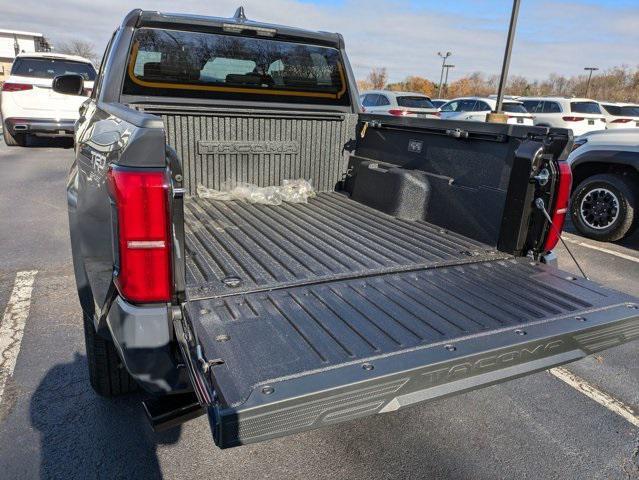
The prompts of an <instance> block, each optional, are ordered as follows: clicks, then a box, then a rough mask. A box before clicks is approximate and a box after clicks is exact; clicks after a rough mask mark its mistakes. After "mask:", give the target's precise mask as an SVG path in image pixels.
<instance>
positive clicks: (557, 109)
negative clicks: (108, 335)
mask: <svg viewBox="0 0 639 480" xmlns="http://www.w3.org/2000/svg"><path fill="white" fill-rule="evenodd" d="M521 101H522V102H523V103H524V107H526V110H528V111H529V112H530V113H531V114H532V115H533V120H534V123H535V125H539V126H542V127H560V128H569V129H571V130H572V132H573V135H574V136H575V137H577V136H579V135H583V134H584V133H588V132H591V131H593V130H604V129H605V128H606V119H605V118H604V115H603V112H602V111H601V107H600V106H599V104H598V103H597V102H595V101H594V100H591V99H589V98H567V97H539V98H531V97H522V98H521Z"/></svg>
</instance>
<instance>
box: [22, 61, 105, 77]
mask: <svg viewBox="0 0 639 480" xmlns="http://www.w3.org/2000/svg"><path fill="white" fill-rule="evenodd" d="M72 73H75V74H77V75H81V76H82V78H84V80H87V81H90V82H92V81H93V80H95V68H93V65H91V64H90V63H85V62H74V61H73V60H64V59H61V58H29V57H18V58H16V59H15V61H14V62H13V66H12V67H11V75H15V76H20V77H33V78H54V77H57V76H58V75H67V74H72Z"/></svg>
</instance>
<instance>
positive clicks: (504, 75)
mask: <svg viewBox="0 0 639 480" xmlns="http://www.w3.org/2000/svg"><path fill="white" fill-rule="evenodd" d="M520 3H521V0H513V10H512V13H511V14H510V26H509V27H508V37H507V38H506V51H505V52H504V63H503V64H502V66H501V76H500V77H499V88H498V89H497V106H496V107H495V112H496V113H497V114H498V115H499V114H500V113H501V106H502V103H503V102H504V89H505V88H506V81H507V80H508V69H509V68H510V54H511V53H512V50H513V42H514V40H515V30H516V29H517V17H518V16H519V5H520ZM491 120H492V121H497V122H500V123H502V122H501V121H500V120H499V119H498V118H497V116H495V117H494V118H492V119H491V118H490V114H489V119H488V121H491ZM503 123H505V120H504V121H503Z"/></svg>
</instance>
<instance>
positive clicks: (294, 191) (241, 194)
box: [197, 178, 315, 205]
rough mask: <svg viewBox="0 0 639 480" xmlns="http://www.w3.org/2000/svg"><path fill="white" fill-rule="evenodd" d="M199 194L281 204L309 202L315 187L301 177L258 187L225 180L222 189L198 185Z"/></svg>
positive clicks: (211, 198) (205, 196)
mask: <svg viewBox="0 0 639 480" xmlns="http://www.w3.org/2000/svg"><path fill="white" fill-rule="evenodd" d="M197 195H198V197H200V198H208V199H210V200H218V201H222V202H228V201H231V200H240V201H243V202H248V203H261V204H264V205H281V204H282V202H287V203H308V199H309V198H312V197H314V196H315V189H314V188H313V186H312V185H311V182H310V181H308V180H305V179H303V178H300V179H295V180H283V181H282V185H281V186H279V187H275V186H272V187H258V186H257V185H253V184H252V183H245V182H238V183H234V184H232V185H231V184H229V183H228V182H224V183H223V184H222V190H215V189H213V188H207V187H205V186H204V185H198V186H197Z"/></svg>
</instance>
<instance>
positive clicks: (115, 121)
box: [54, 9, 639, 447]
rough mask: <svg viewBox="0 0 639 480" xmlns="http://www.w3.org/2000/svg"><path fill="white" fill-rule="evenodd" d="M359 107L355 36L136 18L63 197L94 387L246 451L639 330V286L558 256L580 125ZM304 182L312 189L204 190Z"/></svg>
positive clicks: (70, 82)
mask: <svg viewBox="0 0 639 480" xmlns="http://www.w3.org/2000/svg"><path fill="white" fill-rule="evenodd" d="M54 88H55V89H56V91H58V92H61V93H66V94H73V93H78V92H81V90H82V80H81V78H79V77H77V76H73V75H64V76H60V77H57V78H56V79H55V82H54ZM357 98H358V96H357V89H356V86H355V81H354V78H353V74H352V72H351V69H350V66H349V63H348V59H347V57H346V53H345V48H344V41H343V38H342V37H341V36H340V35H338V34H334V33H326V32H314V31H306V30H301V29H297V28H290V27H284V26H278V25H270V24H263V23H257V22H254V21H250V20H248V19H246V17H245V15H244V12H243V10H241V9H240V10H238V12H237V13H236V15H235V16H234V17H232V18H209V17H201V16H185V15H171V14H162V13H158V12H151V11H140V10H134V11H132V12H131V13H129V14H128V15H127V16H126V18H125V19H124V21H123V22H122V24H121V25H120V26H119V28H118V29H117V30H116V31H115V33H114V34H113V37H112V39H111V41H110V42H109V45H108V47H107V50H106V53H105V55H104V59H103V61H102V66H101V68H100V72H99V75H98V79H97V82H96V85H95V89H94V91H93V96H92V98H90V99H89V100H87V102H85V104H84V105H83V107H82V109H81V118H80V120H79V121H78V123H77V125H76V145H75V153H76V159H75V162H74V163H73V166H72V168H71V172H70V175H69V179H68V187H67V188H68V204H69V224H70V231H71V245H72V251H73V260H74V268H75V275H76V279H77V287H78V293H79V297H80V302H81V305H82V309H83V312H84V326H85V332H86V348H87V361H88V365H89V372H90V381H91V385H92V386H93V388H94V389H95V390H96V392H97V393H99V394H101V395H104V396H113V395H118V394H124V393H127V392H131V391H134V390H136V389H138V387H141V390H142V395H143V399H144V405H145V408H146V411H147V414H148V416H149V419H150V420H151V422H152V423H153V424H154V426H155V427H157V428H166V427H170V426H172V425H176V424H178V423H180V422H183V421H185V420H188V419H189V418H193V417H195V416H197V415H200V414H208V417H209V419H210V425H211V430H212V433H213V437H214V439H215V442H216V444H217V445H218V446H220V447H232V446H236V445H241V444H247V443H251V442H258V441H262V440H266V439H270V438H273V437H278V436H283V435H288V434H293V433H296V432H300V431H304V430H309V429H313V428H318V427H321V426H323V425H329V424H334V423H337V422H342V421H346V420H351V419H355V418H358V417H364V416H368V415H373V414H377V413H384V412H393V411H395V410H399V409H401V408H404V407H407V406H410V405H414V404H419V403H422V402H426V401H428V400H432V399H436V398H441V397H445V396H448V395H453V394H456V393H460V392H465V391H468V390H472V389H476V388H480V387H483V386H486V385H490V384H494V383H497V382H501V381H504V380H508V379H511V378H515V377H519V376H522V375H526V374H529V373H533V372H537V371H541V370H544V369H547V368H549V367H552V366H555V365H560V364H564V363H567V362H571V361H574V360H577V359H579V358H582V357H584V356H586V355H588V354H591V353H593V352H597V351H599V350H602V349H604V348H609V347H613V346H615V345H618V344H620V343H622V342H626V341H628V340H631V339H634V338H637V337H639V310H638V309H637V306H638V304H639V303H638V302H639V301H638V300H637V299H636V298H632V297H630V296H627V295H625V294H621V293H618V292H614V291H611V290H608V289H606V288H603V287H601V286H599V285H596V284H595V283H593V282H591V281H588V280H586V279H583V278H576V277H573V276H572V275H570V274H568V273H565V272H562V271H559V270H557V269H556V268H555V267H554V266H553V265H551V264H549V262H548V259H549V258H550V257H551V256H552V255H551V253H550V252H551V250H552V249H553V247H554V246H555V245H556V243H557V241H558V239H559V232H560V229H561V228H562V225H563V220H564V217H565V215H566V208H567V201H568V197H569V192H570V182H571V177H570V169H569V168H568V165H567V163H566V162H565V161H564V160H565V158H566V156H567V154H568V152H569V151H570V147H571V145H572V137H571V134H570V132H569V131H568V130H562V129H551V128H543V127H523V126H517V125H502V124H487V123H479V122H453V121H443V120H438V119H427V118H410V117H391V116H380V115H365V114H361V113H360V111H359V110H360V109H359V107H358V101H357ZM287 179H307V180H310V181H311V182H312V184H313V186H314V188H315V190H316V191H317V195H316V196H315V197H314V198H311V199H310V200H309V201H308V202H307V203H286V202H285V203H282V204H280V205H264V204H260V203H251V202H245V201H224V200H214V199H210V198H203V197H202V196H199V195H198V194H197V189H198V186H200V185H201V186H203V187H206V188H209V189H215V190H220V189H222V188H223V185H228V184H229V183H228V182H244V183H250V184H253V185H256V186H259V187H265V186H277V185H280V184H281V183H282V182H283V181H284V180H287ZM469 408H472V406H470V405H469ZM460 415H463V412H460Z"/></svg>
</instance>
